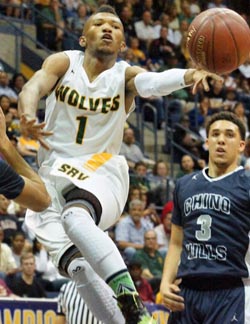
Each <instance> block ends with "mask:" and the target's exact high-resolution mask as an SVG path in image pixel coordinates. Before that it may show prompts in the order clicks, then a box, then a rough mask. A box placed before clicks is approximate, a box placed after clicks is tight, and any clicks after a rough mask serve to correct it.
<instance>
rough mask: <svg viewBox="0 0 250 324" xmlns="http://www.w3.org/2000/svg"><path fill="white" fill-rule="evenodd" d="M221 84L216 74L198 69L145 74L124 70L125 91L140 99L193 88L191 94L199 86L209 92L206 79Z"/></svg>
mask: <svg viewBox="0 0 250 324" xmlns="http://www.w3.org/2000/svg"><path fill="white" fill-rule="evenodd" d="M209 78H210V79H213V80H218V81H221V82H223V78H222V77H220V76H219V75H217V74H214V73H210V72H207V71H205V70H198V69H170V70H166V71H164V72H146V71H145V70H142V69H138V68H137V67H134V66H132V67H129V68H127V70H126V91H127V93H133V95H140V96H141V97H145V98H146V97H151V96H166V95H168V94H170V93H172V92H173V91H176V90H179V89H182V88H185V87H188V86H193V91H192V92H193V94H194V93H196V92H197V88H198V86H199V85H201V86H202V87H203V88H204V90H205V91H208V90H209V85H208V79H209Z"/></svg>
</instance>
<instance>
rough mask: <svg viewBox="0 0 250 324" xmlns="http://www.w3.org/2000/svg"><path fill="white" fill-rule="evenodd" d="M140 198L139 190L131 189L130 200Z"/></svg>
mask: <svg viewBox="0 0 250 324" xmlns="http://www.w3.org/2000/svg"><path fill="white" fill-rule="evenodd" d="M140 198H141V190H140V189H139V188H133V189H132V190H131V192H130V200H134V199H140Z"/></svg>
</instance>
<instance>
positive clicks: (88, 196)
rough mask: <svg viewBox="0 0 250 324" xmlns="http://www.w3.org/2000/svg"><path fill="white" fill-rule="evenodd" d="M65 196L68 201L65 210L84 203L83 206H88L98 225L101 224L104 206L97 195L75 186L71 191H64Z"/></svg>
mask: <svg viewBox="0 0 250 324" xmlns="http://www.w3.org/2000/svg"><path fill="white" fill-rule="evenodd" d="M63 196H64V199H65V201H66V203H65V205H64V208H63V212H64V211H66V210H67V209H68V208H70V207H72V206H79V205H82V206H83V208H86V209H87V210H88V211H89V213H90V215H91V217H92V218H93V219H94V221H95V223H96V225H98V224H99V222H100V218H101V214H102V206H101V204H100V202H99V200H98V199H97V198H96V196H95V195H93V194H92V193H91V192H89V191H87V190H84V189H80V188H77V187H74V188H73V189H71V190H70V191H68V192H66V193H64V194H63Z"/></svg>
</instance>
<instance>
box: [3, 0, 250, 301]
mask: <svg viewBox="0 0 250 324" xmlns="http://www.w3.org/2000/svg"><path fill="white" fill-rule="evenodd" d="M21 3H22V4H24V3H25V1H24V2H23V1H20V0H6V1H5V6H4V7H3V8H2V11H3V12H4V13H5V14H6V15H8V16H12V17H15V18H17V19H21V18H20V8H19V5H21ZM103 3H108V4H111V5H113V6H114V7H115V8H116V11H117V13H118V14H119V16H120V18H121V20H122V22H123V25H124V29H125V36H126V42H127V48H126V51H125V52H124V53H122V54H121V59H124V60H126V61H127V62H128V63H129V64H131V65H140V66H142V67H144V68H145V69H147V70H149V71H161V70H165V69H169V68H188V67H192V66H193V65H192V61H191V59H190V56H189V53H188V51H187V49H186V38H187V30H188V27H189V25H190V23H191V22H192V20H193V19H194V17H195V16H196V15H197V14H199V13H200V12H201V11H202V10H205V9H208V8H212V7H230V8H232V9H238V10H239V13H240V14H241V15H242V17H243V18H244V19H246V20H247V21H248V18H249V17H248V16H247V15H246V14H245V13H244V5H242V8H240V3H241V2H240V1H238V2H235V4H236V8H234V7H232V6H230V5H231V4H233V3H234V2H233V1H232V2H230V1H228V2H227V1H220V0H215V1H210V2H209V1H195V0H177V1H174V0H172V1H164V0H163V1H160V0H155V1H153V0H124V1H123V0H116V1H115V0H113V1H108V0H106V1H105V0H100V1H94V0H92V1H91V0H86V1H82V0H61V1H60V0H40V1H39V0H37V1H35V8H36V9H37V10H39V11H40V12H41V14H42V15H41V16H39V15H36V17H35V24H36V27H37V39H38V40H39V41H40V42H41V43H42V44H44V45H45V46H47V47H48V48H49V49H51V50H54V51H58V50H67V49H81V48H80V47H79V45H78V44H77V38H78V37H79V36H80V35H81V33H82V30H83V27H84V24H85V22H86V19H87V18H88V16H89V15H91V13H93V12H94V11H95V8H96V7H97V6H98V5H100V4H103ZM28 4H29V3H28V2H27V9H26V14H27V15H26V16H25V19H29V18H30V15H31V13H30V10H29V6H28ZM13 5H14V6H13ZM237 5H238V6H237ZM46 18H49V20H48V19H46ZM54 23H56V25H55V24H54ZM68 31H69V32H70V33H73V34H74V35H75V38H73V37H72V35H71V34H70V33H68ZM223 77H224V83H223V84H221V83H219V82H213V83H211V84H210V86H211V88H210V91H209V92H204V91H203V90H199V91H198V94H197V95H196V96H195V97H194V96H193V95H192V93H191V89H190V88H185V89H182V90H179V91H176V92H174V93H172V94H171V95H170V96H169V97H168V100H167V101H166V100H165V99H166V98H163V97H162V98H154V97H151V98H147V99H143V98H137V99H138V100H137V101H136V105H137V108H136V109H138V110H139V111H140V110H141V109H142V107H143V106H144V104H145V103H150V104H151V105H153V106H154V107H155V108H156V111H157V129H158V131H161V130H162V129H164V128H165V127H168V126H169V127H171V128H172V129H173V140H174V141H175V143H177V144H178V145H179V146H180V147H181V148H180V149H178V148H175V149H174V162H175V163H177V165H178V166H179V170H177V172H176V173H175V175H174V177H172V176H170V172H169V164H168V163H167V162H166V160H167V158H166V160H165V159H160V160H158V161H154V160H152V159H150V158H149V157H148V156H147V154H145V153H144V152H143V151H142V149H141V146H140V143H139V142H138V137H137V132H138V130H136V129H135V128H134V127H133V126H132V125H130V124H129V123H128V124H127V125H126V127H125V129H124V138H123V143H122V147H121V152H120V154H122V155H124V156H125V158H126V159H127V162H128V166H129V172H130V192H129V196H128V200H127V204H126V207H125V210H124V212H123V214H122V216H121V219H120V220H119V222H118V223H117V224H116V225H115V226H114V227H113V228H111V229H110V230H109V235H110V236H111V237H112V238H113V240H114V241H115V242H116V244H117V246H118V248H119V250H120V251H121V254H122V256H123V257H124V259H125V261H126V263H127V265H128V267H129V270H130V273H131V276H132V278H133V279H134V281H135V283H136V286H137V289H138V291H139V293H140V294H141V296H142V299H143V300H144V301H147V302H151V303H155V298H156V295H157V293H158V291H159V283H160V280H161V274H162V271H163V263H164V258H165V255H166V253H167V250H168V243H169V237H170V233H171V214H172V209H173V202H172V200H173V192H174V188H175V182H176V179H178V178H179V177H182V176H184V175H185V174H188V173H191V172H194V171H196V170H199V169H202V168H204V167H205V166H206V164H207V150H206V146H205V138H206V131H205V128H206V123H207V121H208V120H209V118H210V116H211V115H212V114H214V113H215V112H218V111H222V110H229V111H232V112H234V113H235V114H236V115H237V116H238V117H239V118H240V119H241V120H242V121H243V122H244V124H245V126H246V129H247V139H246V149H245V152H244V154H243V155H242V156H241V157H240V159H239V164H241V165H242V166H243V167H245V168H250V136H249V127H250V123H249V122H250V59H249V60H248V61H246V62H245V63H244V64H243V65H242V66H240V67H239V68H238V69H237V70H236V71H234V72H232V73H228V74H226V75H224V76H223ZM26 81H27V80H26V78H25V77H24V75H22V74H21V73H17V74H15V75H9V74H8V73H7V72H6V71H4V70H1V71H0V106H1V107H2V109H3V111H4V114H5V117H6V124H7V133H8V136H9V138H10V139H11V140H12V142H13V145H15V146H16V148H17V150H18V151H19V152H20V154H21V155H22V156H23V158H24V159H25V160H26V161H27V162H28V163H29V164H30V165H31V166H32V168H33V169H34V170H37V169H38V165H37V161H36V155H37V151H38V149H39V143H38V142H37V141H36V140H34V139H32V138H30V137H29V136H28V135H27V134H25V132H24V131H22V129H21V128H20V124H19V116H18V112H17V100H18V94H19V92H20V91H21V89H22V87H23V85H24V84H25V82H26ZM167 110H168V116H169V119H166V111H167ZM42 118H43V112H40V113H39V115H38V119H39V120H40V121H41V120H42ZM145 118H146V120H147V121H149V122H151V121H152V116H150V114H145ZM183 149H184V150H183ZM167 150H169V147H168V148H167ZM0 158H1V157H0ZM24 215H25V210H24V209H23V208H22V207H21V206H19V205H17V204H15V203H14V202H13V201H9V200H8V199H6V198H5V197H4V196H2V195H0V278H1V279H0V296H12V297H15V298H18V296H19V297H45V296H47V297H50V296H55V295H57V294H58V293H59V290H60V288H61V286H62V285H63V283H65V282H67V281H68V279H66V278H63V277H62V276H60V275H59V273H58V272H57V270H56V269H55V267H54V265H53V264H52V262H51V260H50V258H49V256H48V254H47V252H46V251H45V250H44V248H43V247H42V246H41V244H40V243H38V242H37V240H36V239H35V237H34V236H33V233H31V232H30V231H29V230H28V229H27V228H26V227H25V224H24V222H23V220H24Z"/></svg>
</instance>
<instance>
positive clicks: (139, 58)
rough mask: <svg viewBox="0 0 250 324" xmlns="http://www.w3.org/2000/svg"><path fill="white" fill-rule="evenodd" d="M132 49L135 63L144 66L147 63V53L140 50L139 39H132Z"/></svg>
mask: <svg viewBox="0 0 250 324" xmlns="http://www.w3.org/2000/svg"><path fill="white" fill-rule="evenodd" d="M129 44H130V48H131V50H132V52H133V54H134V57H135V62H136V63H137V64H140V65H143V64H145V61H146V56H145V53H144V52H143V51H142V50H141V49H140V42H139V39H138V38H137V37H132V38H131V39H130V42H129Z"/></svg>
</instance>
